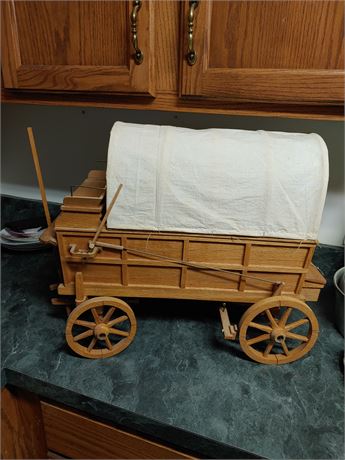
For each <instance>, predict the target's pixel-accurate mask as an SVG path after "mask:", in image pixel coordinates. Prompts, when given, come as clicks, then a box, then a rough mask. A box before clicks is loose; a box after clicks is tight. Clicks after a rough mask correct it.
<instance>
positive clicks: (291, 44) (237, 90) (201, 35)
mask: <svg viewBox="0 0 345 460" xmlns="http://www.w3.org/2000/svg"><path fill="white" fill-rule="evenodd" d="M182 8H183V17H187V16H188V11H189V8H190V2H185V3H184V5H183V7H182ZM185 24H186V22H185ZM192 27H193V45H194V49H195V52H196V53H197V60H196V63H195V64H194V65H192V66H190V65H188V63H187V61H186V59H184V60H183V66H182V77H181V86H180V92H181V95H182V96H194V97H195V96H197V97H201V98H205V99H207V98H210V99H223V100H224V99H225V100H231V101H261V102H271V103H272V102H273V103H275V102H285V103H286V102H287V103H294V104H299V103H320V104H340V103H342V102H343V99H344V97H343V93H344V69H343V68H344V2H343V1H338V0H335V1H334V0H329V1H315V0H314V1H306V0H298V1H297V0H296V1H291V0H287V1H242V0H241V1H212V0H210V1H206V2H203V1H200V2H199V3H198V6H197V7H196V8H195V13H194V21H193V26H192ZM184 30H185V40H184V43H183V46H184V49H185V48H186V42H187V27H186V26H185V27H184Z"/></svg>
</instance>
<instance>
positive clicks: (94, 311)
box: [91, 308, 101, 324]
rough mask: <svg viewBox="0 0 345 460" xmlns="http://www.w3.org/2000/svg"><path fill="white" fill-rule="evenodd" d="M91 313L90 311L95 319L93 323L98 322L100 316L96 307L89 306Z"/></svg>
mask: <svg viewBox="0 0 345 460" xmlns="http://www.w3.org/2000/svg"><path fill="white" fill-rule="evenodd" d="M91 313H92V316H93V319H94V320H95V323H96V324H99V323H100V322H101V318H100V317H99V314H98V311H97V310H96V308H91Z"/></svg>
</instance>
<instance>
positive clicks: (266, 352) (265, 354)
mask: <svg viewBox="0 0 345 460" xmlns="http://www.w3.org/2000/svg"><path fill="white" fill-rule="evenodd" d="M273 346H274V342H270V343H269V344H268V345H267V347H266V348H265V351H264V356H268V355H269V354H270V353H271V351H272V348H273Z"/></svg>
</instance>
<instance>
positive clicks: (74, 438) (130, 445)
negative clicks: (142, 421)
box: [41, 402, 193, 459]
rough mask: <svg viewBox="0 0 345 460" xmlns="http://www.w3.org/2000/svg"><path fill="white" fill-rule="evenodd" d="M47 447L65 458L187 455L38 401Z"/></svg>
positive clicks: (178, 457) (166, 457)
mask: <svg viewBox="0 0 345 460" xmlns="http://www.w3.org/2000/svg"><path fill="white" fill-rule="evenodd" d="M41 405H42V413H43V423H44V429H45V433H46V439H47V446H48V449H49V450H50V451H53V452H56V453H58V454H60V455H63V456H65V457H68V458H90V459H93V458H108V459H109V458H121V459H127V458H128V459H138V458H140V459H145V458H151V459H152V458H159V459H180V458H181V459H191V458H193V457H191V456H189V455H187V454H184V453H181V452H178V451H176V450H174V449H171V448H169V447H166V446H163V445H160V444H157V443H155V442H152V441H149V440H147V439H144V438H142V437H139V436H137V435H133V434H130V433H126V432H125V431H122V430H119V429H117V428H114V427H112V426H111V425H107V424H105V423H101V422H98V421H95V420H92V419H90V418H88V417H86V416H83V415H80V414H77V413H75V412H72V411H70V410H66V409H62V408H60V407H57V406H53V405H51V404H48V403H46V402H42V403H41Z"/></svg>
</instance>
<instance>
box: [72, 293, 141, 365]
mask: <svg viewBox="0 0 345 460" xmlns="http://www.w3.org/2000/svg"><path fill="white" fill-rule="evenodd" d="M136 330H137V323H136V319H135V316H134V313H133V311H132V309H131V308H130V306H129V305H127V304H126V303H125V302H123V301H122V300H120V299H114V298H113V297H96V298H93V299H90V300H86V301H85V302H82V303H81V304H80V305H78V306H77V307H76V308H75V309H74V310H73V311H72V312H71V314H70V315H69V317H68V320H67V325H66V340H67V343H68V345H69V346H70V347H71V349H72V350H73V351H74V352H76V353H78V354H79V355H81V356H84V357H87V358H107V357H109V356H114V355H116V354H118V353H120V352H121V351H123V350H124V349H125V348H127V347H128V345H129V344H130V343H131V342H132V341H133V338H134V336H135V334H136Z"/></svg>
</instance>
